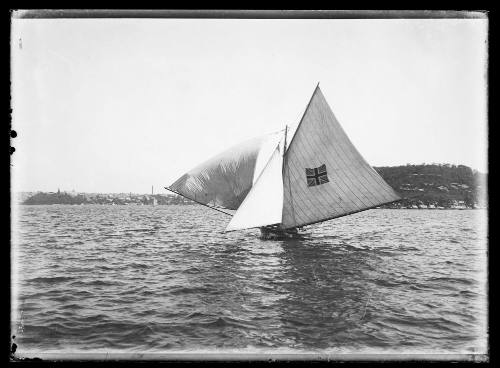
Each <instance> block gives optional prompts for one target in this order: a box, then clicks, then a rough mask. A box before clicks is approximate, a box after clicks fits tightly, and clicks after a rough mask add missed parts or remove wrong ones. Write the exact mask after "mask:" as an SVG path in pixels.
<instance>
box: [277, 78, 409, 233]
mask: <svg viewBox="0 0 500 368" xmlns="http://www.w3.org/2000/svg"><path fill="white" fill-rule="evenodd" d="M283 185H284V201H283V218H282V226H283V228H285V229H287V228H293V227H297V226H304V225H309V224H313V223H316V222H320V221H325V220H329V219H332V218H336V217H340V216H344V215H347V214H351V213H355V212H359V211H363V210H365V209H369V208H373V207H376V206H379V205H381V204H384V203H388V202H393V201H395V200H398V199H400V197H399V195H398V194H397V193H396V192H395V191H394V190H393V189H392V188H391V187H390V186H389V185H388V184H387V183H386V182H385V181H384V180H383V179H382V177H381V176H380V175H379V174H378V173H377V172H376V171H375V170H374V169H373V168H372V167H371V166H370V165H369V164H368V163H367V162H366V161H365V160H364V159H363V157H362V156H361V155H360V153H359V152H358V151H357V150H356V148H355V147H354V145H353V144H352V143H351V141H350V140H349V138H348V137H347V135H346V134H345V132H344V130H343V129H342V127H341V126H340V124H339V122H338V121H337V119H336V118H335V116H334V115H333V112H332V110H331V109H330V107H329V106H328V103H327V102H326V100H325V98H324V97H323V94H322V93H321V90H320V89H319V87H316V89H315V91H314V93H313V96H312V97H311V101H310V102H309V105H308V106H307V108H306V111H305V112H304V116H303V117H302V120H301V122H300V124H299V126H298V128H297V130H296V132H295V134H294V137H293V139H292V140H291V142H290V145H289V147H288V149H287V151H286V154H285V158H284V168H283Z"/></svg>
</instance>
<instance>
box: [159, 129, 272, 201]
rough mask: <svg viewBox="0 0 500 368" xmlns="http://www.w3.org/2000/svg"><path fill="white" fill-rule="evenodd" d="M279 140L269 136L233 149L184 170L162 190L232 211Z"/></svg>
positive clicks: (243, 197) (251, 140)
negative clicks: (184, 171) (185, 171)
mask: <svg viewBox="0 0 500 368" xmlns="http://www.w3.org/2000/svg"><path fill="white" fill-rule="evenodd" d="M281 137H282V133H281V132H278V133H271V134H268V135H265V136H262V137H258V138H254V139H250V140H248V141H245V142H243V143H241V144H238V145H236V146H233V147H231V148H229V149H228V150H226V151H224V152H222V153H220V154H218V155H217V156H215V157H213V158H211V159H209V160H207V161H205V162H204V163H202V164H200V165H198V166H197V167H195V168H194V169H192V170H190V171H188V172H187V173H186V174H184V175H183V176H181V177H180V178H179V179H177V180H176V181H175V182H174V183H173V184H172V185H170V187H168V188H166V189H169V190H171V191H173V192H176V193H178V194H180V195H182V196H184V197H186V198H189V199H192V200H194V201H196V202H199V203H201V204H205V205H208V204H210V206H213V207H217V208H218V207H222V208H226V209H230V210H236V209H238V207H239V206H240V204H241V203H242V202H243V200H244V199H245V197H246V195H247V194H248V192H249V191H250V188H252V185H253V183H254V182H255V180H256V179H257V178H258V176H259V175H260V173H261V171H262V170H263V168H264V166H265V165H266V163H267V162H268V160H269V157H270V156H271V155H272V153H273V149H274V148H275V147H276V144H278V142H279V140H280V139H281Z"/></svg>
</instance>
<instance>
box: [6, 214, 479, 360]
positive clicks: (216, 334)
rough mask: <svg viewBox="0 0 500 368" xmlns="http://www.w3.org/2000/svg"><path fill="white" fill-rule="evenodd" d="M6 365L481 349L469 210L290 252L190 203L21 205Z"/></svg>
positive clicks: (341, 224)
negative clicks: (51, 359) (138, 356)
mask: <svg viewBox="0 0 500 368" xmlns="http://www.w3.org/2000/svg"><path fill="white" fill-rule="evenodd" d="M16 219H17V224H18V225H17V226H14V231H13V244H14V245H13V249H14V252H13V254H14V259H13V266H14V268H13V277H14V279H13V291H14V294H13V315H12V331H13V333H14V334H16V343H17V345H18V352H19V353H20V354H21V355H22V354H23V353H24V354H30V353H31V354H34V353H37V352H50V351H57V352H78V351H91V352H127V353H128V352H169V351H218V352H220V351H307V352H325V351H326V352H337V353H339V352H356V353H360V352H365V351H366V352H383V351H390V352H394V351H395V352H400V353H412V352H433V353H440V352H441V353H442V352H451V353H474V352H475V353H485V352H486V349H487V331H486V329H487V327H486V319H487V297H486V293H487V289H486V278H487V276H486V262H487V258H486V257H487V254H486V252H487V245H486V237H487V232H486V223H487V213H486V212H485V211H481V210H464V211H457V210H455V211H453V210H370V211H366V212H363V213H359V214H355V215H352V216H347V217H343V218H340V219H337V220H333V221H329V222H326V223H322V224H319V225H315V226H311V227H310V229H311V234H310V235H309V236H308V237H307V238H306V239H304V240H287V241H271V240H267V241H264V240H260V239H259V238H258V230H250V231H239V232H232V233H227V234H224V233H222V231H223V229H224V227H225V225H226V223H227V221H228V218H227V216H225V215H223V214H219V213H217V212H214V211H211V210H210V209H206V208H204V207H201V206H156V207H150V206H99V205H95V206H94V205H86V206H63V205H52V206H21V207H20V208H19V209H18V215H17V216H16Z"/></svg>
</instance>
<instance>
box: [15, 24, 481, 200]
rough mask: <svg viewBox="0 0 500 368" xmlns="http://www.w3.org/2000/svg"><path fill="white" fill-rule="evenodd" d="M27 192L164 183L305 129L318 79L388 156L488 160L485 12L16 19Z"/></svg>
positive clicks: (365, 150) (358, 131) (369, 147)
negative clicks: (227, 153)
mask: <svg viewBox="0 0 500 368" xmlns="http://www.w3.org/2000/svg"><path fill="white" fill-rule="evenodd" d="M12 27H13V29H12V43H11V47H12V94H13V102H12V103H13V110H14V111H13V128H14V129H15V130H16V131H17V133H18V136H17V138H15V139H14V140H13V146H15V148H16V152H15V153H14V155H13V156H12V157H13V163H12V165H13V166H12V173H13V189H14V190H15V191H34V190H43V191H56V190H57V188H60V189H61V190H73V189H74V190H76V191H77V192H135V193H147V192H149V191H150V190H151V185H154V187H155V192H159V193H164V192H166V191H165V190H164V189H163V186H166V185H169V184H171V183H172V182H173V181H174V180H175V179H177V178H178V177H179V176H180V175H182V174H183V173H184V172H186V171H188V170H189V169H191V168H192V167H193V166H196V165H197V164H198V163H200V162H202V161H203V160H205V159H207V158H209V157H210V156H211V155H214V154H216V153H218V152H219V151H221V150H224V149H225V148H228V147H229V146H231V145H233V144H236V143H238V142H240V141H242V140H245V139H248V138H252V137H255V136H259V135H262V134H266V133H269V132H273V131H277V130H280V129H282V128H284V126H285V124H289V125H294V124H297V123H298V121H299V120H300V117H301V116H302V113H303V112H304V109H305V107H306V105H307V103H308V101H309V98H310V96H311V94H312V92H313V90H314V88H315V86H316V84H317V82H320V87H321V89H322V91H323V94H324V96H325V97H326V99H327V101H328V103H329V104H330V106H331V108H332V110H333V112H334V114H335V115H336V117H337V119H338V120H339V122H340V124H341V125H342V126H343V127H344V130H345V131H346V133H347V134H348V136H349V137H350V138H351V140H352V141H353V143H354V145H355V146H356V147H357V148H358V150H359V151H360V153H361V154H362V155H363V157H364V158H365V159H366V160H367V161H368V162H369V163H370V164H371V165H372V166H385V165H389V166H392V165H404V164H406V163H413V164H420V163H423V162H426V163H432V162H437V163H452V164H464V165H467V166H471V167H472V168H473V169H477V170H479V171H482V172H486V170H487V157H486V149H487V141H486V127H487V114H486V96H487V90H486V63H487V54H486V46H487V45H486V39H487V22H486V20H484V19H483V20H482V19H461V20H450V19H429V20H401V19H391V20H366V19H363V20H335V19H333V20H298V19H294V20H291V19H290V20H265V19H261V20H244V19H232V20H231V19H226V20H221V19H185V20H180V19H152V20H151V19H149V20H145V19H140V20H137V19H136V20H133V19H66V20H63V19H15V20H13V22H12Z"/></svg>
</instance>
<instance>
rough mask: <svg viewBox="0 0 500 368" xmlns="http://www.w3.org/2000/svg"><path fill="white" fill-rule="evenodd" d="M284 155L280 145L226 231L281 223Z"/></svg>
mask: <svg viewBox="0 0 500 368" xmlns="http://www.w3.org/2000/svg"><path fill="white" fill-rule="evenodd" d="M282 170H283V156H282V154H281V153H280V146H279V145H278V146H277V147H276V149H275V150H274V153H273V155H272V156H271V158H270V159H269V162H268V163H267V165H266V166H265V168H264V170H263V171H262V173H261V174H260V175H259V177H258V179H257V181H256V182H255V184H254V185H253V187H252V189H251V190H250V193H248V195H247V196H246V198H245V200H244V201H243V203H242V204H241V205H240V207H239V208H238V211H236V213H235V214H234V216H233V218H232V219H231V221H230V222H229V224H228V225H227V227H226V231H233V230H241V229H249V228H252V227H260V226H267V225H274V224H280V223H281V217H282V209H283V177H282Z"/></svg>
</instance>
